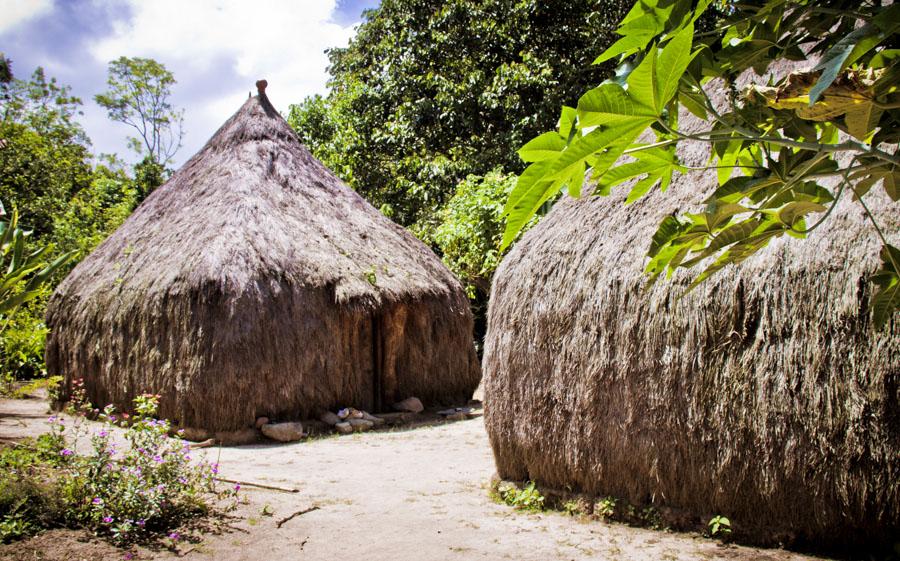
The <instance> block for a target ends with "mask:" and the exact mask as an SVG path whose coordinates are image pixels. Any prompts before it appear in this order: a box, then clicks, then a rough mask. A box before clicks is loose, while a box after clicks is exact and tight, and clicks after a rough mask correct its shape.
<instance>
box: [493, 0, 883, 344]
mask: <svg viewBox="0 0 900 561" xmlns="http://www.w3.org/2000/svg"><path fill="white" fill-rule="evenodd" d="M710 2H711V0H701V1H700V2H695V3H691V2H689V1H687V0H641V1H640V2H637V3H636V4H635V5H634V7H633V8H632V9H631V11H630V12H628V14H627V15H626V17H625V18H624V19H623V20H622V23H621V25H620V26H619V29H618V31H617V32H618V33H619V34H620V35H622V39H620V40H619V41H618V42H616V43H615V44H614V45H613V46H611V47H610V48H609V49H608V50H606V51H605V52H604V53H603V54H602V55H600V57H599V58H598V59H597V60H598V61H607V60H612V59H615V58H619V59H621V64H620V66H619V68H618V70H617V72H616V76H615V77H614V78H612V79H609V80H607V81H605V82H603V83H602V84H600V85H599V86H598V87H596V88H594V89H592V90H590V91H588V92H587V93H586V94H584V95H583V96H582V97H581V99H580V100H579V101H578V104H577V106H576V107H564V108H563V113H562V118H561V119H560V121H559V124H558V130H557V132H550V133H545V134H543V135H541V136H538V137H537V138H535V139H534V140H532V141H531V142H529V143H528V144H526V145H525V146H524V147H523V148H522V150H521V151H520V156H521V157H522V158H523V159H524V160H525V161H528V162H530V165H529V166H528V168H527V169H526V170H525V171H524V172H523V173H522V174H521V176H520V177H519V179H518V182H517V183H516V187H515V189H514V190H513V192H512V193H511V194H510V197H509V200H508V201H507V205H506V208H505V212H506V214H507V216H508V219H507V229H506V233H505V235H504V240H503V244H504V246H506V245H508V244H509V243H510V242H511V241H512V240H513V238H514V236H515V235H516V233H517V232H518V231H519V230H520V229H521V228H522V227H523V226H524V224H526V223H527V221H528V220H529V219H530V218H531V217H532V216H533V215H534V213H535V212H536V211H537V209H538V208H539V207H540V206H541V205H542V204H543V203H544V202H545V201H547V200H548V199H549V198H551V197H553V196H554V195H555V194H556V193H557V192H559V191H560V190H561V189H563V188H564V187H568V190H569V194H570V195H572V196H579V194H580V189H581V184H582V182H583V177H584V174H585V173H586V172H587V171H589V172H590V173H591V175H592V176H593V178H594V179H595V180H596V181H597V189H596V191H595V192H596V193H597V194H600V195H605V194H608V193H609V192H610V189H611V188H612V187H615V186H616V185H619V184H621V183H624V182H626V181H630V180H635V181H634V182H633V183H632V184H631V187H630V192H629V195H628V197H627V200H626V204H627V203H630V202H633V201H634V200H636V199H638V198H640V197H641V196H643V195H644V194H646V193H647V192H649V191H650V190H651V189H656V188H659V189H660V190H661V191H665V189H666V187H667V186H668V185H669V183H670V182H671V179H672V177H673V174H675V173H693V172H695V171H712V170H716V173H717V175H718V178H719V183H720V188H719V189H718V190H717V191H716V192H715V193H714V194H713V195H712V196H711V197H710V198H709V199H708V200H707V201H705V203H706V205H707V206H706V209H705V211H704V212H702V213H695V214H694V213H684V214H681V215H675V216H670V217H666V219H665V220H664V221H663V222H662V223H661V224H660V226H659V229H658V231H657V232H656V234H655V235H654V236H653V240H652V243H651V245H650V250H649V251H648V257H649V258H650V261H649V263H648V265H647V274H648V275H649V279H650V281H651V282H653V281H655V280H656V279H657V278H658V277H659V276H660V275H662V274H663V273H666V274H667V275H671V274H672V273H673V272H674V271H675V270H676V269H677V268H679V267H685V268H689V267H693V266H695V265H698V264H701V263H702V264H703V265H704V268H703V269H702V271H701V272H700V273H699V274H698V275H697V276H696V277H695V279H694V282H693V283H692V284H691V288H693V287H694V286H696V285H697V284H698V283H700V282H702V281H703V280H705V279H707V278H709V276H710V275H712V274H714V273H715V272H716V271H718V270H720V269H722V268H724V267H726V266H727V265H730V264H734V263H740V262H741V261H743V260H745V259H747V258H748V257H749V256H751V255H752V254H754V253H755V252H757V251H759V250H760V249H761V248H763V247H765V246H766V245H767V244H768V243H769V241H770V240H772V239H773V238H776V237H779V236H782V235H785V234H786V235H790V236H794V237H804V236H805V235H806V234H807V233H809V232H811V231H812V230H814V229H815V228H816V227H817V226H818V225H819V224H821V223H822V221H823V220H825V219H826V218H827V217H828V215H829V214H830V212H831V210H832V209H833V208H834V206H835V205H836V204H837V200H838V199H839V198H840V197H841V196H842V195H843V194H844V192H845V191H846V190H848V189H847V187H849V191H850V192H852V194H853V196H854V198H855V199H856V200H857V201H859V203H860V204H861V205H862V206H863V208H864V209H865V212H866V214H867V215H868V216H869V218H870V219H871V220H872V223H873V225H874V227H875V228H876V230H877V231H878V234H879V236H880V237H881V239H882V242H883V243H884V245H885V250H884V251H883V252H882V255H883V257H884V260H885V266H884V268H883V269H882V270H881V271H879V272H878V274H877V275H876V277H875V278H874V279H873V280H874V281H875V282H876V284H877V285H878V286H879V288H880V291H879V292H878V294H877V295H876V296H875V298H874V301H873V304H874V305H873V321H874V323H875V325H876V326H877V327H882V326H883V325H884V324H885V323H886V322H887V321H889V318H890V316H891V314H893V313H894V312H895V311H896V310H897V309H898V308H900V296H898V291H897V289H896V287H897V286H898V283H900V277H898V271H900V268H898V260H897V256H896V255H895V253H894V252H893V251H892V250H891V249H890V246H888V244H887V241H886V238H885V236H884V233H883V232H882V231H881V230H880V228H878V225H877V224H876V223H875V219H874V217H873V216H872V215H871V213H869V211H868V208H867V207H866V205H865V202H864V201H863V197H864V196H865V195H866V193H867V192H868V191H869V190H870V189H871V188H872V187H873V186H874V185H876V184H879V183H880V184H881V185H882V186H883V188H884V190H885V192H886V193H887V195H888V196H889V197H891V198H892V199H893V200H895V201H896V200H898V199H900V190H898V188H897V184H898V178H900V158H898V156H897V155H895V154H893V153H890V151H888V152H886V151H884V150H882V149H881V148H880V147H879V146H889V145H894V146H896V144H897V141H898V139H900V112H898V110H900V91H898V88H900V86H898V80H897V78H898V73H900V66H898V63H900V58H898V57H897V56H896V55H897V50H896V49H894V48H893V47H894V45H895V43H896V39H897V30H898V29H900V7H898V6H896V5H891V6H888V7H881V6H880V4H878V3H874V2H862V3H859V2H852V3H851V2H841V1H835V2H830V3H829V4H828V6H827V7H825V6H822V5H821V3H818V2H794V3H788V2H785V1H784V0H768V1H767V2H764V3H756V4H728V5H727V6H728V9H729V13H728V14H727V16H725V17H723V18H722V19H721V21H719V22H718V24H717V26H716V27H714V28H712V29H711V30H709V31H705V32H701V33H696V32H695V24H698V25H699V23H698V22H702V21H703V20H702V19H701V18H703V17H704V16H705V15H706V13H707V10H708V8H709V5H710ZM832 29H834V30H836V31H835V32H833V33H832V32H831V30H832ZM801 45H802V46H803V48H804V49H807V50H808V51H809V52H813V53H821V54H822V58H821V62H820V63H819V65H818V66H817V67H816V68H815V69H814V71H812V72H798V73H792V74H790V75H789V76H787V77H784V78H783V79H781V80H780V81H779V82H778V83H776V84H772V85H765V86H759V85H751V86H749V87H748V88H746V89H745V90H744V91H743V92H742V93H741V94H740V95H733V96H731V104H730V106H729V107H727V108H725V110H722V108H718V107H716V106H715V104H714V103H713V102H712V100H710V98H709V97H708V96H707V92H706V91H705V90H704V88H703V86H704V84H706V83H708V82H709V80H711V79H714V78H718V79H721V80H723V81H724V82H725V84H726V85H730V84H731V83H732V81H733V79H734V78H735V77H736V76H737V75H738V74H739V73H741V72H742V71H744V70H746V69H749V68H752V69H754V70H755V71H756V72H757V73H758V74H763V73H764V72H765V71H766V69H767V68H768V67H769V65H770V64H771V63H772V62H774V61H778V60H785V59H787V60H803V59H805V57H806V55H805V54H804V51H803V50H801ZM632 55H633V56H632ZM626 57H630V58H626ZM682 106H683V107H684V108H685V109H687V110H688V111H690V112H691V113H693V114H694V115H695V116H697V117H699V118H701V119H703V120H705V121H707V123H708V124H709V128H708V130H704V131H700V132H691V133H688V132H685V131H683V130H680V129H679V123H678V115H679V110H680V108H681V107H682ZM720 111H721V112H720ZM648 129H650V130H651V131H652V132H653V134H654V135H655V142H652V143H642V142H638V141H637V139H638V137H639V136H640V135H641V134H642V133H644V132H645V131H646V130H648ZM840 133H843V136H842V135H841V134H840ZM684 143H706V144H709V145H711V147H712V158H711V162H710V165H709V166H705V167H701V168H688V167H686V166H684V165H682V164H681V163H680V162H679V161H678V158H677V156H676V151H675V149H676V147H677V146H678V145H680V144H684ZM842 155H846V157H845V158H844V159H843V160H840V157H841V156H842ZM842 162H849V163H846V164H845V163H842ZM735 172H737V173H736V174H735ZM829 178H831V179H832V183H829V182H828V179H829ZM823 180H824V181H823ZM834 182H837V187H829V186H828V185H831V184H833V183H834ZM848 196H849V193H848ZM819 213H824V214H822V216H821V217H819V218H818V219H817V221H816V222H815V223H814V224H813V225H808V224H807V220H808V218H809V217H810V216H812V215H815V214H819Z"/></svg>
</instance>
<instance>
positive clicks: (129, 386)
mask: <svg viewBox="0 0 900 561" xmlns="http://www.w3.org/2000/svg"><path fill="white" fill-rule="evenodd" d="M47 322H48V325H49V326H50V328H51V334H50V337H49V339H48V342H47V366H48V369H49V371H51V372H53V373H57V374H63V375H65V376H66V379H67V381H69V382H71V380H72V379H75V378H79V377H83V378H84V379H85V385H86V388H87V390H88V394H89V397H90V398H91V399H92V401H94V402H95V403H98V404H103V403H106V402H111V403H116V404H118V405H126V404H127V403H128V402H129V400H130V399H131V398H132V396H134V395H135V394H138V393H141V392H146V391H152V392H155V393H159V394H161V395H162V401H161V412H162V414H163V415H165V416H167V417H170V418H172V419H174V420H176V421H178V422H179V423H180V424H181V425H182V426H190V427H202V428H205V429H212V430H230V429H237V428H240V427H244V426H250V425H252V424H253V422H254V420H255V419H256V417H257V416H259V415H267V416H270V417H279V418H304V417H307V416H310V415H314V414H316V413H317V412H319V411H321V410H322V409H326V408H334V407H337V406H339V405H353V406H356V407H360V408H365V409H368V410H373V409H379V408H381V407H383V406H387V405H389V404H390V403H391V401H392V400H398V399H402V398H405V397H408V396H413V395H414V396H417V397H419V398H420V399H422V400H423V401H424V402H426V404H427V403H428V402H432V403H435V402H449V401H458V400H465V399H467V398H468V397H469V396H470V395H471V392H472V391H473V390H474V388H475V386H476V385H477V383H478V379H479V365H478V364H477V358H476V355H475V350H474V346H473V342H472V316H471V313H470V311H469V308H468V303H467V300H466V297H465V294H464V293H463V291H462V288H461V286H460V284H459V282H458V281H457V280H456V278H455V277H454V276H453V275H452V274H451V273H450V272H449V271H448V270H447V269H446V268H445V267H444V266H443V264H442V263H441V262H440V260H439V259H438V258H437V257H436V256H435V255H434V254H433V253H432V252H431V251H430V250H429V249H428V248H427V247H426V246H425V245H424V244H422V243H421V242H419V241H418V240H417V239H415V238H414V237H413V236H412V235H411V234H409V233H408V232H407V231H406V230H404V229H403V228H401V227H400V226H398V225H396V224H394V223H393V222H391V221H390V220H388V219H387V218H386V217H384V216H383V215H382V214H381V213H379V212H378V211H377V210H376V209H374V208H373V207H372V206H371V205H369V204H368V203H367V202H366V201H365V200H363V198H362V197H360V196H359V195H358V194H356V193H355V192H354V191H352V190H351V189H349V188H348V187H347V186H346V185H344V184H343V183H342V182H341V181H340V180H339V179H337V177H335V176H334V174H332V173H331V172H330V171H329V170H328V169H326V168H325V167H324V166H323V165H322V164H321V163H320V162H319V161H317V160H316V159H315V158H313V157H312V156H311V155H310V153H309V152H308V151H307V150H306V148H304V147H303V146H302V145H301V144H300V142H299V141H298V140H297V136H296V135H295V134H294V132H293V131H292V130H291V128H290V127H289V126H288V124H287V123H286V122H285V121H284V120H283V119H282V118H281V116H280V115H279V114H278V113H277V111H275V109H274V108H273V107H272V105H271V104H270V103H269V101H268V99H267V98H266V97H265V95H264V94H260V95H259V96H256V97H253V98H251V99H249V100H248V101H247V102H246V103H245V104H244V105H243V107H241V109H240V110H239V111H238V112H237V113H236V114H235V115H234V116H232V117H231V118H230V119H229V120H228V121H227V122H226V123H225V124H224V125H223V126H222V128H220V129H219V131H218V132H216V134H215V135H214V136H213V137H212V139H210V141H209V142H208V143H207V144H206V146H204V147H203V149H202V150H200V152H198V153H197V154H196V155H195V156H194V157H193V158H191V159H190V160H189V161H188V162H187V163H186V164H185V165H184V166H183V167H182V168H181V169H180V170H178V172H177V173H175V174H174V175H173V177H172V178H171V179H170V180H169V181H168V182H167V183H166V184H165V185H163V186H162V187H160V188H159V189H157V190H156V191H155V192H153V193H152V194H151V195H150V196H149V197H148V198H147V200H146V201H144V203H143V204H141V205H140V206H139V207H138V208H137V210H135V212H134V214H133V215H132V216H131V217H130V218H128V220H127V221H126V222H125V223H124V224H123V225H122V226H121V227H120V228H119V229H118V230H116V232H115V233H114V234H113V235H111V236H110V237H109V239H107V240H106V241H105V242H103V243H102V244H101V245H100V246H99V247H98V248H97V249H96V250H95V251H94V252H93V253H92V254H91V255H90V256H88V257H87V258H86V259H85V260H84V261H82V262H81V263H80V264H79V265H78V266H77V267H76V268H75V269H74V270H73V271H72V273H71V274H70V275H69V276H68V277H67V278H66V279H65V280H64V281H63V282H62V284H60V286H59V288H58V289H57V291H56V293H55V294H54V295H53V298H52V300H51V302H50V305H49V308H48V312H47Z"/></svg>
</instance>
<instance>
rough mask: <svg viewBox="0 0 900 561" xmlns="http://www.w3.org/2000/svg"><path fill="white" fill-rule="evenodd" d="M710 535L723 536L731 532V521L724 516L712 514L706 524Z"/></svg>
mask: <svg viewBox="0 0 900 561" xmlns="http://www.w3.org/2000/svg"><path fill="white" fill-rule="evenodd" d="M707 527H708V528H709V535H710V536H725V535H728V534H730V533H731V521H730V520H728V519H727V518H725V517H724V516H721V515H720V516H714V517H713V518H712V519H710V521H709V523H708V524H707Z"/></svg>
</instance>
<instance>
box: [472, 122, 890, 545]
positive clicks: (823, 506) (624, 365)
mask: <svg viewBox="0 0 900 561" xmlns="http://www.w3.org/2000/svg"><path fill="white" fill-rule="evenodd" d="M682 124H683V125H685V126H688V127H690V126H691V125H690V118H689V116H685V117H684V119H683V120H682ZM694 125H697V123H696V120H694ZM708 156H709V153H708V152H706V151H703V150H697V151H694V152H684V153H682V154H681V157H682V159H683V160H684V161H685V162H686V163H687V165H691V166H703V165H705V164H706V162H707V160H708ZM715 183H716V179H715V174H711V176H710V175H698V174H692V175H691V176H689V177H688V178H681V179H679V180H677V181H676V182H674V183H673V184H672V185H671V186H670V187H669V188H668V190H667V191H666V192H665V193H659V192H656V193H652V194H649V195H647V196H646V197H645V198H643V199H640V200H639V201H638V202H636V203H634V204H632V205H630V206H623V200H624V198H625V194H626V193H627V190H628V189H627V188H625V189H619V190H618V191H617V192H616V193H614V194H613V195H612V196H610V197H585V198H582V199H580V200H572V199H569V198H565V199H564V200H561V201H560V202H559V203H557V204H556V205H555V207H554V208H553V209H552V211H551V212H550V213H549V214H548V215H547V216H546V217H545V218H544V219H543V220H542V222H541V223H539V224H538V225H537V226H536V227H535V228H533V229H532V230H531V231H529V232H528V233H526V234H525V235H524V237H523V239H522V240H521V241H520V242H519V243H518V244H517V246H516V247H515V248H514V249H513V250H512V251H511V252H510V253H509V255H507V257H506V258H505V259H504V260H503V263H502V264H501V266H500V267H499V269H498V270H497V272H496V275H495V276H494V285H493V289H492V293H491V300H490V307H489V311H488V330H487V336H486V339H485V349H484V357H485V358H484V364H483V371H484V386H485V423H486V426H487V430H488V433H489V436H490V441H491V445H492V447H493V451H494V457H495V459H496V464H497V469H498V473H499V475H500V477H502V478H505V479H511V480H526V479H530V480H534V481H536V482H537V483H538V484H539V485H543V486H544V487H546V488H549V489H559V490H563V489H569V490H574V491H580V492H584V493H586V494H589V495H595V496H607V495H611V496H613V497H619V498H622V499H626V500H627V501H629V502H630V503H632V504H633V505H656V506H657V507H660V510H662V511H679V512H680V515H687V518H681V520H685V519H687V520H689V521H691V522H690V524H699V525H703V524H705V522H706V521H708V520H709V519H710V518H711V517H712V516H714V515H719V514H721V515H727V516H728V517H729V518H730V519H731V521H732V524H733V527H734V532H735V535H736V536H740V537H742V538H743V539H745V540H748V541H755V542H759V543H777V542H781V543H788V542H793V543H797V544H799V543H807V544H815V545H823V546H835V545H853V544H862V545H865V546H872V545H877V544H885V543H890V540H892V539H896V537H897V536H898V535H900V321H898V319H897V318H896V317H895V318H894V319H893V321H892V323H891V325H890V326H889V327H888V328H887V329H886V330H884V331H880V332H875V331H874V330H873V328H872V326H871V323H870V310H869V306H868V303H869V299H870V298H871V295H872V286H871V285H870V284H869V283H868V281H867V278H868V276H869V275H870V274H871V273H872V272H873V271H874V270H876V268H877V267H878V265H879V264H880V259H879V258H878V252H879V249H880V247H881V242H880V240H879V239H878V237H877V235H876V233H875V232H874V231H873V229H872V228H871V226H870V224H869V223H868V222H867V219H866V217H865V216H864V214H863V211H862V210H861V208H860V207H859V205H858V204H856V203H854V202H852V201H851V200H850V197H845V200H843V202H841V203H840V206H839V207H838V208H837V209H836V211H835V212H834V213H833V215H832V216H831V218H830V220H829V221H828V222H827V223H826V224H825V225H823V226H822V227H821V228H820V229H819V230H817V231H816V232H814V233H813V234H812V235H810V237H809V239H807V240H796V239H792V238H789V237H785V238H783V239H778V240H775V241H773V242H772V243H771V244H770V245H769V246H768V247H767V248H765V249H764V250H763V251H761V252H760V253H759V254H758V255H756V256H755V257H753V258H751V259H749V260H747V261H746V262H744V263H743V264H741V265H740V266H731V267H729V268H727V269H726V270H724V271H721V272H719V273H717V274H716V275H715V276H713V278H712V279H710V280H709V281H708V282H706V283H704V284H702V285H700V287H698V288H697V289H696V290H695V291H693V292H691V293H688V294H687V296H686V297H684V298H683V299H682V300H679V299H678V297H679V296H680V295H681V294H682V293H683V292H684V290H685V288H686V287H687V285H688V282H689V280H690V278H691V275H689V274H684V273H679V274H676V275H675V276H674V277H673V279H672V280H670V281H660V282H658V283H657V284H656V285H655V286H654V287H653V288H652V289H651V290H649V291H646V292H645V291H644V286H645V283H646V280H647V279H646V277H645V276H644V274H643V268H644V265H645V263H646V258H645V257H644V255H645V253H646V250H647V247H648V245H649V241H650V237H651V236H652V234H653V233H654V232H655V231H656V228H657V226H658V225H659V223H660V221H661V220H662V219H663V218H664V217H665V216H666V215H667V214H670V213H672V212H676V211H679V210H680V211H684V210H694V209H695V208H696V207H695V206H694V205H696V203H697V202H699V201H702V200H703V199H705V198H706V196H707V195H708V194H710V193H711V191H712V189H714V188H715ZM876 191H878V192H876ZM867 202H868V205H869V207H870V208H871V210H872V211H873V213H874V214H875V215H876V216H877V217H878V219H879V220H880V223H881V225H882V228H883V230H884V231H885V232H889V233H891V237H892V243H894V244H896V243H897V242H898V236H897V232H898V230H900V213H898V212H897V210H898V204H897V203H892V202H891V201H890V200H889V199H888V198H887V197H886V196H884V193H883V192H882V191H881V190H880V188H879V189H877V190H876V189H873V191H872V192H871V193H870V194H869V195H867ZM691 273H692V274H696V273H697V271H692V272H691Z"/></svg>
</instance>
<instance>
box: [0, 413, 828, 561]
mask: <svg viewBox="0 0 900 561" xmlns="http://www.w3.org/2000/svg"><path fill="white" fill-rule="evenodd" d="M46 411H47V404H46V402H44V401H40V400H35V399H31V400H0V439H3V440H6V439H16V438H21V437H23V436H35V435H37V434H39V433H40V432H42V431H43V430H44V429H45V426H46V425H45V420H46V417H47V414H46ZM196 454H197V455H203V454H205V455H207V456H210V457H212V458H215V457H217V456H218V457H219V461H220V463H221V466H222V469H221V475H222V477H225V478H228V479H234V480H241V481H245V482H254V483H258V484H262V485H270V486H275V487H281V488H286V489H296V490H297V492H295V493H291V492H284V491H275V490H267V489H262V488H259V487H253V486H250V485H244V486H243V487H242V489H241V493H242V494H243V497H244V504H241V505H240V506H239V508H238V510H237V511H236V512H234V513H233V516H234V518H233V519H230V520H228V521H227V523H226V524H225V525H224V527H221V528H220V530H219V531H218V532H210V533H206V534H203V535H202V537H200V538H199V539H198V540H196V541H195V542H193V543H191V542H184V543H181V544H179V545H178V546H177V547H176V548H174V549H171V550H170V549H164V548H162V549H158V550H156V551H154V550H149V549H140V550H136V551H134V553H136V556H135V559H174V558H188V559H216V560H220V559H221V560H223V561H229V560H244V559H246V560H251V559H253V560H255V559H265V560H267V561H279V560H295V559H315V560H319V559H321V560H338V559H340V560H347V559H360V560H364V561H380V560H390V561H402V560H407V559H421V560H429V561H431V560H435V561H437V560H448V561H460V560H467V559H514V560H541V561H544V560H553V559H559V560H587V559H592V560H595V559H604V560H611V561H615V560H621V561H626V560H629V561H630V560H648V561H650V560H653V561H657V560H673V561H674V560H697V559H701V560H702V559H710V560H711V559H727V560H748V561H749V560H751V559H752V560H762V561H800V560H811V559H818V558H814V557H810V556H805V555H800V554H796V553H791V552H787V551H783V550H776V549H770V550H761V549H754V548H747V547H739V546H734V545H722V544H720V543H719V542H717V541H714V540H710V539H706V538H703V537H701V536H699V535H692V534H678V533H667V532H662V531H654V530H647V529H638V528H631V527H629V526H626V525H622V524H607V523H604V522H598V521H595V520H580V519H578V518H575V517H570V516H566V515H564V514H562V513H556V512H544V513H540V514H527V513H523V512H519V511H515V510H513V509H512V508H510V507H507V506H505V505H500V504H496V503H494V502H492V501H491V499H490V498H489V496H488V486H489V482H490V479H491V477H492V475H493V474H494V464H493V458H492V457H491V450H490V446H489V445H488V439H487V435H486V433H485V430H484V425H483V423H482V420H481V418H475V419H470V420H466V421H457V422H452V423H444V424H438V425H434V426H424V427H419V428H414V429H405V430H398V429H394V430H391V431H384V432H369V433H363V434H354V435H349V436H343V437H329V438H320V439H315V440H311V441H307V442H299V443H294V444H257V445H249V446H239V447H231V448H221V449H219V448H209V449H205V450H203V451H202V452H201V451H200V450H198V451H196ZM298 512H302V514H297V515H296V516H294V517H293V518H290V519H288V520H286V521H285V519H287V518H289V517H290V516H291V515H292V514H295V513H298ZM279 523H281V525H280V527H279ZM124 558H128V552H125V551H123V550H118V549H116V548H114V547H112V546H110V545H109V544H107V543H105V542H103V541H100V540H98V539H96V538H91V537H90V536H88V535H86V534H85V533H83V532H74V531H71V530H54V531H51V532H46V533H44V534H42V535H40V536H37V537H34V538H31V539H29V540H25V541H22V542H19V543H16V544H11V545H6V546H0V560H12V559H16V560H32V559H33V560H39V559H42V560H51V559H52V560H71V561H75V560H82V559H90V560H94V559H124Z"/></svg>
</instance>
